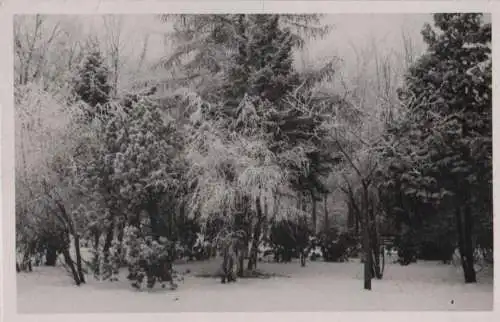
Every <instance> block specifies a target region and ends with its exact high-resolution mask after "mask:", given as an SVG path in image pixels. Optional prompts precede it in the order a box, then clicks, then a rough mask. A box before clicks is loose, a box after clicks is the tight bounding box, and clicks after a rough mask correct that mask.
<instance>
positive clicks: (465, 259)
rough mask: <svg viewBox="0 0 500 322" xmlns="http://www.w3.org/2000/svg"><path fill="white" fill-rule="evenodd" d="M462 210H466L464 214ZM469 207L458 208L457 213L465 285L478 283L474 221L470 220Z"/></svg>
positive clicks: (459, 246)
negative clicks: (473, 235) (474, 248)
mask: <svg viewBox="0 0 500 322" xmlns="http://www.w3.org/2000/svg"><path fill="white" fill-rule="evenodd" d="M462 209H463V210H464V211H463V212H462ZM468 212H470V210H469V207H468V206H466V207H463V206H458V207H457V209H456V212H455V215H456V220H457V232H458V248H459V251H460V261H461V263H462V269H463V273H464V279H465V283H476V282H477V280H476V272H475V271H474V257H473V249H472V236H471V235H472V233H471V232H472V231H471V228H472V227H471V225H472V222H471V221H472V220H471V219H470V213H469V214H467V213H468ZM462 214H463V215H464V216H463V217H462Z"/></svg>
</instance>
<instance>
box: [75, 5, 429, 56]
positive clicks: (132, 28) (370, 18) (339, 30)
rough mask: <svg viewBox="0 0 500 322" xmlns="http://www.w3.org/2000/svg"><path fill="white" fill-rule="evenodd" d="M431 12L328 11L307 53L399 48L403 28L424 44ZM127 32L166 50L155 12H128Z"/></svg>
mask: <svg viewBox="0 0 500 322" xmlns="http://www.w3.org/2000/svg"><path fill="white" fill-rule="evenodd" d="M81 19H82V21H83V23H84V24H85V25H86V27H87V28H95V29H97V30H99V29H101V28H102V27H101V26H100V21H101V19H100V17H97V16H87V18H83V17H82V18H81ZM431 21H432V17H431V15H429V14H335V15H328V16H327V17H326V18H325V22H327V23H329V24H333V25H334V29H333V31H332V32H331V34H330V35H328V36H327V37H326V38H325V39H323V40H320V41H315V42H313V43H311V44H310V46H308V50H307V51H308V56H310V59H312V60H315V59H316V58H317V57H319V56H321V57H329V56H332V55H339V56H341V57H344V58H348V57H349V56H351V55H352V50H353V49H352V46H353V45H355V46H357V47H363V46H366V45H368V44H370V42H371V41H376V42H377V43H378V44H379V45H378V47H379V50H388V51H390V50H399V49H400V48H401V46H402V32H403V31H404V32H405V33H406V34H407V35H408V36H409V37H410V38H411V39H412V40H413V41H414V42H415V45H417V47H419V48H423V43H422V37H421V35H420V31H421V29H422V27H423V25H424V23H426V22H431ZM123 24H124V26H123V27H124V33H125V34H126V35H127V39H128V40H129V41H131V42H137V41H139V40H140V39H141V38H142V37H143V36H144V35H146V34H149V35H150V48H149V55H150V57H151V58H153V57H156V56H159V55H162V54H163V53H164V45H163V42H162V37H161V35H160V34H161V32H162V31H164V30H166V26H165V24H162V23H161V22H159V21H158V20H157V19H156V17H154V16H152V15H126V16H124V18H123Z"/></svg>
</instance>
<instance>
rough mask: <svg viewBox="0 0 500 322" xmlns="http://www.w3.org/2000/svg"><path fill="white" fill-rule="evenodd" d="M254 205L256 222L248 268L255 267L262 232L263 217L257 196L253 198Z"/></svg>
mask: <svg viewBox="0 0 500 322" xmlns="http://www.w3.org/2000/svg"><path fill="white" fill-rule="evenodd" d="M255 203H256V204H255V206H256V209H257V222H256V223H255V227H254V231H253V236H252V237H253V238H252V249H251V250H250V258H249V260H248V270H253V269H255V268H257V256H258V252H259V242H260V235H261V233H262V222H263V219H264V213H263V212H262V207H261V204H260V200H259V199H258V198H257V199H256V200H255Z"/></svg>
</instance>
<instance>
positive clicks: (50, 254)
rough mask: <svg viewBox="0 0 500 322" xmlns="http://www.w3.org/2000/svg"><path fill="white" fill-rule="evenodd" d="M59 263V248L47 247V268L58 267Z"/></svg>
mask: <svg viewBox="0 0 500 322" xmlns="http://www.w3.org/2000/svg"><path fill="white" fill-rule="evenodd" d="M56 262H57V248H56V247H54V245H50V244H49V245H47V249H46V250H45V265H46V266H56Z"/></svg>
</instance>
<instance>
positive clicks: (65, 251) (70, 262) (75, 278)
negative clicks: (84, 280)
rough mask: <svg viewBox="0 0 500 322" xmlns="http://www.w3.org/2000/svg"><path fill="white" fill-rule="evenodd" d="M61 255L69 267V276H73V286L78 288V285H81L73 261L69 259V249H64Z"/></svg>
mask: <svg viewBox="0 0 500 322" xmlns="http://www.w3.org/2000/svg"><path fill="white" fill-rule="evenodd" d="M62 253H63V256H64V261H65V262H66V264H67V265H68V266H69V269H70V270H71V274H73V279H74V281H75V284H76V285H77V286H80V284H81V281H80V277H79V276H78V272H77V271H76V269H75V265H74V263H73V260H72V259H71V255H70V254H69V247H64V249H63V252H62Z"/></svg>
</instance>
